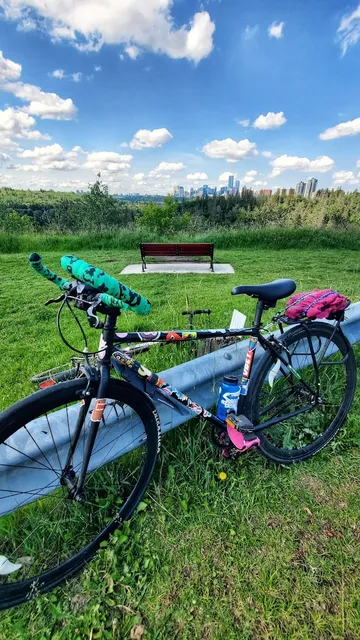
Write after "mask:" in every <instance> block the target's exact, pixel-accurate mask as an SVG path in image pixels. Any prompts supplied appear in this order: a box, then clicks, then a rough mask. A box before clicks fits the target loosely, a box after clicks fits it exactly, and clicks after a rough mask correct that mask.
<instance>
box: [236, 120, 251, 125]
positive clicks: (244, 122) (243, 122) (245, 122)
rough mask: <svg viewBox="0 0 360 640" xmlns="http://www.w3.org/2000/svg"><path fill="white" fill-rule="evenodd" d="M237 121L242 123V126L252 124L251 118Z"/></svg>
mask: <svg viewBox="0 0 360 640" xmlns="http://www.w3.org/2000/svg"><path fill="white" fill-rule="evenodd" d="M236 122H237V123H238V124H240V125H241V126H242V127H248V126H249V124H250V120H248V119H245V120H236Z"/></svg>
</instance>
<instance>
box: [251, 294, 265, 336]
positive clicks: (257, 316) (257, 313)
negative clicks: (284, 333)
mask: <svg viewBox="0 0 360 640" xmlns="http://www.w3.org/2000/svg"><path fill="white" fill-rule="evenodd" d="M264 307H265V302H264V300H258V301H257V305H256V311H255V318H254V322H253V327H254V328H255V329H260V327H261V317H262V314H263V311H264Z"/></svg>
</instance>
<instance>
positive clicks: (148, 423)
mask: <svg viewBox="0 0 360 640" xmlns="http://www.w3.org/2000/svg"><path fill="white" fill-rule="evenodd" d="M30 264H31V265H32V267H33V268H34V269H35V271H37V272H38V273H39V274H40V275H42V276H44V277H45V278H47V279H48V280H50V281H52V282H54V283H55V284H56V285H57V286H58V287H59V288H60V289H61V291H62V294H61V295H60V297H59V298H57V299H56V300H50V301H48V302H47V303H46V304H50V303H56V302H57V303H59V304H60V308H59V312H58V329H59V332H60V335H61V336H62V338H63V339H64V340H65V338H64V336H63V335H62V333H61V326H60V316H61V312H62V310H63V309H64V308H68V309H69V310H70V311H71V312H72V313H74V309H73V307H75V309H78V310H80V311H84V312H86V315H87V319H88V321H89V324H90V326H91V327H93V328H97V329H99V330H101V337H100V343H99V349H98V351H97V352H94V353H89V352H88V351H87V350H86V349H85V350H84V351H83V352H79V353H81V356H82V357H83V358H84V359H85V364H81V365H80V370H81V374H82V375H81V376H80V377H77V378H75V379H73V380H68V381H64V382H60V383H58V384H52V385H51V386H49V387H48V388H46V389H43V390H40V391H38V392H36V393H34V394H33V395H31V396H29V397H27V398H25V399H23V400H21V401H20V402H17V403H16V404H15V405H13V406H12V407H10V408H8V409H6V410H5V411H4V412H2V413H1V414H0V609H5V608H8V607H11V606H14V605H17V604H20V603H22V602H24V601H25V600H27V599H28V598H31V597H34V596H36V595H38V594H39V593H44V592H46V591H48V590H50V589H52V588H53V587H55V586H57V585H58V584H60V583H61V582H62V581H63V580H65V579H68V578H70V577H71V576H73V575H74V574H75V573H76V572H77V571H79V570H80V569H81V568H82V567H83V566H84V565H85V564H86V563H87V562H88V561H89V560H90V559H91V558H92V557H93V555H94V554H95V553H96V551H97V550H98V549H99V547H100V546H101V543H102V542H104V541H106V540H107V539H108V538H109V536H110V535H111V534H113V533H114V532H115V530H116V529H117V528H118V527H119V525H120V524H121V523H123V522H124V521H126V520H128V519H129V518H130V517H131V515H132V514H133V513H134V511H135V509H136V508H137V506H138V505H139V503H140V501H141V499H142V497H143V495H144V492H145V490H146V488H147V486H148V484H149V482H150V480H151V477H152V474H153V471H154V467H155V463H156V460H157V457H158V454H159V452H160V445H161V425H160V419H159V415H158V412H157V409H156V407H155V404H154V400H157V401H158V402H160V403H163V404H165V405H166V406H167V407H170V408H171V409H173V410H175V411H180V412H185V413H186V415H188V416H189V419H190V418H191V417H198V418H203V419H205V420H206V421H208V422H209V423H210V424H211V425H212V428H213V436H214V439H215V441H216V443H217V444H218V446H219V447H220V448H221V449H223V450H224V451H225V452H227V454H229V455H230V456H231V457H237V456H238V455H239V454H241V453H244V452H246V451H248V450H249V449H251V448H255V447H257V448H258V449H259V451H260V452H261V453H262V454H263V455H264V456H265V457H266V458H268V459H269V460H271V461H274V462H277V463H279V464H283V465H288V464H292V463H296V462H301V461H304V460H307V459H308V458H310V457H311V456H313V455H314V454H316V453H318V452H319V451H320V450H321V449H323V448H324V447H325V446H326V445H327V444H328V443H329V442H330V441H331V440H332V439H333V438H334V437H335V435H336V434H337V432H338V431H339V429H340V427H341V426H342V424H343V423H344V421H345V419H346V416H347V413H348V411H349V410H350V408H351V405H352V401H353V397H354V392H355V388H356V366H355V358H354V353H353V350H352V348H351V345H350V343H349V341H348V340H347V338H346V337H345V335H344V334H343V331H342V328H341V321H342V320H343V319H344V312H341V313H340V314H336V316H335V317H334V318H333V319H334V323H333V324H331V323H325V322H318V321H308V320H307V319H305V320H303V321H301V322H299V323H297V324H295V325H294V326H290V327H289V328H287V329H286V330H284V323H285V322H286V323H288V322H289V321H288V320H287V319H286V318H285V317H284V316H283V315H282V314H281V313H277V314H275V316H274V317H273V323H274V326H275V327H278V328H279V329H280V334H279V335H277V334H276V332H273V331H270V328H271V327H270V325H267V326H266V327H263V326H262V315H263V312H264V311H265V310H268V309H271V308H274V307H275V306H276V304H277V301H278V300H281V299H284V298H286V297H288V296H289V295H291V294H292V293H293V292H294V290H295V288H296V284H295V282H294V281H293V280H277V281H274V282H271V283H269V284H263V285H243V286H238V287H235V288H234V289H233V291H232V294H234V295H238V294H246V295H248V296H251V297H253V298H255V299H256V300H257V303H256V310H255V317H254V321H253V324H252V326H251V327H249V328H243V329H209V330H200V331H192V330H188V331H154V332H138V331H134V332H127V333H124V332H119V331H118V330H117V329H116V323H117V320H118V318H119V315H120V312H121V311H125V310H129V309H131V310H133V311H134V312H135V313H138V314H146V313H148V312H149V310H150V306H151V305H150V303H149V301H148V300H147V299H146V298H144V297H143V296H141V295H140V294H137V293H136V292H134V291H132V290H131V289H129V288H128V287H126V286H125V285H122V284H121V283H119V282H118V281H117V280H115V279H114V278H112V277H111V276H108V275H107V274H106V273H104V272H103V271H101V270H100V269H97V268H96V267H93V266H91V265H89V264H88V263H86V262H84V261H82V260H78V259H77V258H75V257H74V256H64V257H63V258H62V259H61V265H62V267H63V268H64V269H65V270H66V271H67V272H68V273H69V274H70V275H71V276H73V278H75V281H67V280H64V279H63V278H61V277H59V276H57V275H55V274H54V273H53V272H52V271H50V270H49V269H47V268H46V267H45V266H44V265H43V264H42V261H41V257H40V256H39V255H38V254H32V255H31V256H30ZM98 313H100V314H104V315H105V321H103V320H101V319H100V318H99V317H98ZM271 326H272V325H271ZM264 333H265V334H266V335H264ZM216 337H221V338H224V337H231V338H234V337H238V338H243V337H248V338H249V347H248V351H247V355H246V360H245V365H244V370H243V374H242V378H241V394H240V398H239V402H238V410H237V413H236V414H235V412H234V411H230V412H229V413H228V415H227V418H226V421H225V422H223V421H222V420H220V419H219V418H217V417H216V415H214V414H213V413H212V412H211V411H209V410H208V409H206V408H204V407H201V406H200V405H198V404H197V403H195V402H194V401H192V400H191V399H190V398H189V397H188V396H186V395H185V394H184V393H182V392H181V391H179V390H177V389H175V388H173V387H172V386H170V385H169V384H168V383H167V382H166V381H165V380H162V379H161V378H160V377H159V376H158V375H157V374H156V373H153V372H152V371H150V370H149V369H148V368H146V367H145V366H144V365H142V364H141V363H139V362H138V361H136V360H135V359H134V358H133V357H132V354H131V353H129V352H127V351H126V350H124V349H122V345H124V344H128V343H133V344H136V343H137V344H139V345H141V343H144V342H146V343H151V342H165V343H167V342H175V343H177V342H180V341H196V340H206V339H209V338H216ZM67 344H68V343H67ZM258 344H260V345H261V346H262V347H263V349H264V354H263V355H262V357H261V358H260V360H259V362H258V363H257V364H256V370H255V375H254V374H253V375H251V374H252V370H253V363H254V355H255V350H256V347H257V346H258ZM69 346H71V345H69ZM95 356H96V360H95V361H94V360H93V358H94V357H95ZM94 362H95V363H94ZM112 370H113V371H114V372H115V373H116V374H118V375H119V376H120V377H121V378H122V380H117V379H115V378H113V377H111V375H110V374H111V371H112ZM140 445H141V446H140Z"/></svg>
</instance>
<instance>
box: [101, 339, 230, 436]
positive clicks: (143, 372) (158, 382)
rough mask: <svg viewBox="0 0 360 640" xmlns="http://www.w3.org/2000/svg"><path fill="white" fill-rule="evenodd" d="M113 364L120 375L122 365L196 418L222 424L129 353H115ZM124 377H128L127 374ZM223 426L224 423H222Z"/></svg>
mask: <svg viewBox="0 0 360 640" xmlns="http://www.w3.org/2000/svg"><path fill="white" fill-rule="evenodd" d="M112 362H113V364H114V367H115V369H117V371H118V372H119V373H122V372H121V371H119V368H118V366H116V365H119V363H120V366H121V365H123V367H124V369H125V372H126V369H128V370H130V371H131V372H132V373H134V374H135V375H136V377H137V378H140V379H141V380H143V381H144V382H146V381H147V382H148V383H149V384H150V385H152V386H154V387H156V389H158V390H159V391H161V392H162V393H163V394H164V395H167V396H169V397H170V398H173V399H174V400H176V401H177V402H179V403H180V404H182V405H184V406H185V407H187V408H188V409H190V411H192V413H193V414H194V415H195V416H197V417H202V418H206V419H207V420H211V421H212V422H216V423H219V422H221V421H219V419H218V418H217V417H216V416H214V415H213V414H212V413H211V412H210V411H208V410H207V409H204V407H202V406H201V405H199V404H197V403H196V402H194V401H193V400H191V398H189V397H188V396H187V395H185V393H182V392H181V391H179V390H178V389H176V388H175V387H172V386H171V385H170V384H168V383H167V382H166V381H165V380H163V379H162V378H160V377H159V376H158V375H157V374H156V373H153V372H152V371H150V369H147V367H144V365H143V364H141V363H140V362H138V361H137V360H134V359H133V358H132V357H131V356H130V355H129V354H128V353H125V352H124V351H114V353H113V357H112ZM124 377H126V373H125V375H124ZM221 424H223V423H222V422H221Z"/></svg>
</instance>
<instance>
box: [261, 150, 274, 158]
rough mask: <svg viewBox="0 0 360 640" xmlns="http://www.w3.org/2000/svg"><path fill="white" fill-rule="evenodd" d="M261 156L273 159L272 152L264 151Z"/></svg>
mask: <svg viewBox="0 0 360 640" xmlns="http://www.w3.org/2000/svg"><path fill="white" fill-rule="evenodd" d="M261 155H262V156H264V158H271V156H272V153H271V151H262V152H261Z"/></svg>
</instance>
